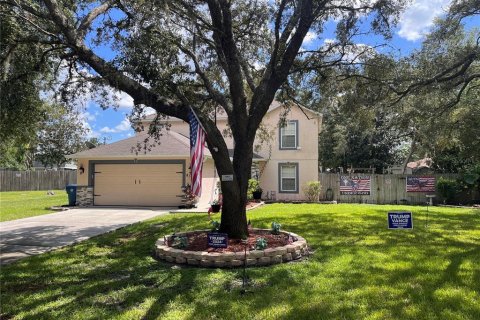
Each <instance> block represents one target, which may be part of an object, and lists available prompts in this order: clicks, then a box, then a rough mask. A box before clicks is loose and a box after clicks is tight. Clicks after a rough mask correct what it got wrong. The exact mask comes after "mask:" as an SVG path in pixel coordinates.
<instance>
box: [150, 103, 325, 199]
mask: <svg viewBox="0 0 480 320" xmlns="http://www.w3.org/2000/svg"><path fill="white" fill-rule="evenodd" d="M283 113H284V109H283V108H282V107H278V108H276V109H274V110H272V111H270V112H268V113H267V114H266V115H265V117H264V119H263V121H262V126H263V128H265V130H266V131H267V132H268V136H269V139H266V140H265V139H264V140H263V141H262V140H261V139H259V138H258V136H259V134H258V132H257V139H256V140H255V147H254V152H255V153H257V154H259V155H260V156H262V157H263V158H264V159H265V161H264V162H259V169H260V170H259V173H260V177H259V181H260V186H261V187H262V189H263V190H264V193H263V198H267V197H269V198H271V194H272V191H273V192H274V193H275V199H276V200H285V201H290V200H291V201H295V200H304V199H305V196H304V193H303V191H302V187H303V186H304V185H305V184H306V183H307V182H308V181H317V180H318V135H319V133H320V130H321V125H322V117H321V115H319V114H317V113H314V112H311V111H309V110H305V109H303V111H302V109H300V108H299V107H296V106H292V108H291V109H290V111H289V113H288V114H287V116H286V120H287V121H296V122H297V132H298V136H297V141H298V143H297V148H296V149H294V150H292V149H281V148H280V128H279V120H280V117H281V116H282V114H283ZM307 116H308V118H307ZM168 123H169V124H170V130H172V131H175V132H178V133H180V134H182V135H184V136H187V137H188V136H189V126H188V123H186V122H184V121H181V120H176V119H174V120H171V121H169V122H168ZM144 126H145V128H147V127H148V125H147V124H146V123H145V124H144ZM217 127H218V129H219V130H220V131H221V132H224V130H225V129H228V126H227V119H225V118H220V119H217ZM224 139H225V142H226V144H227V147H228V148H230V149H233V147H234V143H233V139H232V138H231V137H230V136H226V135H224ZM280 163H292V164H297V165H298V177H297V179H298V182H297V184H298V192H295V193H292V192H288V193H283V192H280V188H279V164H280Z"/></svg>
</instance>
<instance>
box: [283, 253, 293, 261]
mask: <svg viewBox="0 0 480 320" xmlns="http://www.w3.org/2000/svg"><path fill="white" fill-rule="evenodd" d="M292 259H293V258H292V254H291V253H290V252H289V253H286V254H284V255H283V256H282V260H283V261H284V262H287V261H292Z"/></svg>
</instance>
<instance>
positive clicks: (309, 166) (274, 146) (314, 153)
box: [257, 107, 322, 200]
mask: <svg viewBox="0 0 480 320" xmlns="http://www.w3.org/2000/svg"><path fill="white" fill-rule="evenodd" d="M304 111H305V113H306V114H307V115H308V117H309V118H310V119H307V117H306V115H305V114H304V113H303V112H302V110H300V108H298V107H292V108H291V110H290V112H289V114H288V115H287V116H286V120H296V121H298V149H297V150H281V149H280V139H279V126H278V121H279V119H280V116H281V113H282V112H283V109H282V108H277V109H275V110H273V111H271V112H269V113H268V114H267V116H266V117H265V118H264V120H263V122H262V123H263V124H264V125H265V127H268V128H272V129H271V130H272V132H273V133H274V134H273V136H272V139H271V140H270V141H269V144H266V143H264V144H263V145H262V148H261V149H260V150H259V151H258V152H257V153H258V154H260V155H261V156H262V157H264V158H265V159H266V160H267V161H266V162H265V165H264V169H263V172H261V173H262V175H261V177H260V179H259V180H260V186H261V187H262V189H263V190H264V195H263V196H264V197H265V196H267V193H270V192H271V191H275V192H276V200H303V199H305V197H304V194H303V191H302V186H303V185H305V183H306V182H307V181H316V180H318V134H319V130H320V126H321V120H322V119H321V117H320V116H319V115H318V114H315V113H312V112H309V111H308V110H304ZM258 143H259V141H258V140H257V144H258ZM270 146H271V150H272V152H271V156H269V153H270V151H269V150H270ZM285 162H287V163H288V162H291V163H298V175H299V177H298V179H299V181H298V185H299V190H298V193H280V190H279V181H278V179H279V177H278V165H279V163H285ZM260 171H262V170H260Z"/></svg>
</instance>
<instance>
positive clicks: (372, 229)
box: [0, 204, 480, 320]
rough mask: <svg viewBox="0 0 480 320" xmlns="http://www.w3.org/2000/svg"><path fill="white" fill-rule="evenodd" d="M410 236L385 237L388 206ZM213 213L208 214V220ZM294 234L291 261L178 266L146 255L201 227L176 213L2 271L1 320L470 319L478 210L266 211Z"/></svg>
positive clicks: (476, 297) (389, 233)
mask: <svg viewBox="0 0 480 320" xmlns="http://www.w3.org/2000/svg"><path fill="white" fill-rule="evenodd" d="M401 209H405V210H411V211H413V215H414V228H415V229H414V230H388V229H387V219H386V212H387V211H388V210H401ZM217 217H218V215H217ZM248 217H249V219H251V221H252V223H253V225H254V226H255V227H267V228H268V227H269V225H270V224H271V222H272V221H278V222H280V223H281V224H282V226H283V227H284V229H286V230H289V231H293V232H295V233H298V234H300V235H302V236H304V237H305V238H306V239H307V241H308V242H309V244H310V247H311V248H312V250H313V251H314V254H313V255H312V256H311V257H310V258H309V259H308V260H307V261H302V262H294V263H289V264H281V265H276V266H274V267H267V268H251V269H248V271H247V272H248V275H249V277H250V278H251V280H252V282H251V285H250V286H249V288H248V292H247V293H246V294H242V293H241V274H242V272H241V270H222V269H199V268H190V267H178V266H173V265H171V264H167V263H163V262H159V261H156V260H155V259H153V258H152V256H151V255H152V252H153V244H154V242H155V240H156V239H157V238H158V237H160V236H161V235H164V234H170V233H172V232H174V231H181V230H192V229H199V228H205V227H207V225H208V220H207V216H206V214H175V215H168V216H163V217H159V218H155V219H152V220H149V221H147V222H143V223H139V224H136V225H134V226H131V227H128V228H125V229H122V230H119V231H116V232H113V233H110V234H107V235H103V236H99V237H96V238H93V239H91V240H89V241H86V242H83V243H80V244H77V245H75V246H71V247H67V248H64V249H61V250H58V251H55V252H50V253H47V254H43V255H40V256H36V257H31V258H27V259H25V260H21V261H19V262H18V263H15V264H13V265H10V266H6V267H2V269H1V277H0V280H1V288H2V289H1V291H2V292H1V304H2V307H1V308H2V309H1V315H0V318H2V319H3V318H6V319H8V318H10V317H14V318H16V319H112V318H113V319H129V320H130V319H480V211H479V210H467V209H451V208H436V207H435V208H430V223H429V227H428V228H425V217H426V210H425V208H423V207H407V206H401V207H400V206H374V205H343V204H341V205H307V204H303V205H294V204H292V205H283V204H275V205H266V206H264V207H262V208H260V209H256V210H252V211H249V212H248Z"/></svg>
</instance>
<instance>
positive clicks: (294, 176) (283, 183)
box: [278, 163, 298, 193]
mask: <svg viewBox="0 0 480 320" xmlns="http://www.w3.org/2000/svg"><path fill="white" fill-rule="evenodd" d="M278 171H279V174H278V179H279V181H278V184H279V192H281V193H298V163H279V164H278Z"/></svg>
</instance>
